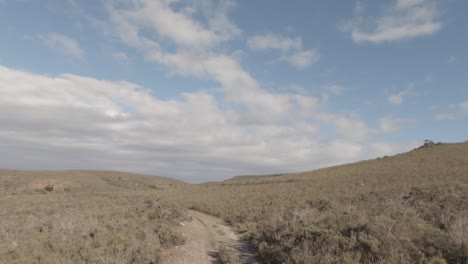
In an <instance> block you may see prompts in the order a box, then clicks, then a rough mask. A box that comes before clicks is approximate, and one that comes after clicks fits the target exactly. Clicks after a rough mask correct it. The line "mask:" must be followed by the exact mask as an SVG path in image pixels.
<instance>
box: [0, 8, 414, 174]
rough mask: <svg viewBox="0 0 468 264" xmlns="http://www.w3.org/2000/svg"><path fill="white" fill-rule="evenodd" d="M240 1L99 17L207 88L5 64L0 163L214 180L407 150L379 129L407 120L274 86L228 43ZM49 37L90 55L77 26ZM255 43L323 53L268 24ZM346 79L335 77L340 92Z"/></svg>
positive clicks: (150, 58)
mask: <svg viewBox="0 0 468 264" xmlns="http://www.w3.org/2000/svg"><path fill="white" fill-rule="evenodd" d="M233 5H234V4H233V2H231V1H220V2H217V1H211V0H202V1H187V2H183V3H182V2H178V1H166V0H152V1H150V0H135V1H131V2H127V1H119V0H111V1H108V2H106V6H105V11H106V14H107V17H106V19H105V20H103V21H98V23H99V25H100V26H101V28H102V29H103V30H104V33H105V34H104V35H105V36H107V37H108V38H110V39H111V41H113V42H118V43H119V44H120V45H123V46H125V48H127V49H131V50H133V51H136V54H140V55H141V56H142V57H143V58H144V60H145V61H146V62H147V63H157V64H160V65H163V66H166V68H167V70H168V71H169V72H171V73H173V74H174V75H175V76H189V77H192V78H198V79H203V80H208V81H210V82H211V83H213V84H212V85H214V86H216V87H215V89H216V94H214V93H211V92H208V91H205V90H200V91H197V92H191V93H182V94H181V95H180V96H179V97H177V99H172V100H161V99H160V98H158V97H157V95H155V94H153V93H152V92H151V91H152V90H151V89H154V90H158V89H164V87H148V88H144V87H141V86H139V85H137V84H134V83H129V82H125V81H108V80H98V79H94V78H88V77H83V76H77V75H72V74H63V75H58V76H46V75H41V74H35V73H30V72H25V71H19V70H15V69H11V68H7V67H1V66H0V89H1V90H2V93H0V120H1V122H2V130H1V131H0V155H2V157H5V158H4V159H3V160H2V163H1V164H0V165H1V166H6V167H12V168H23V169H24V168H26V169H49V168H53V169H70V168H86V169H93V168H94V169H113V170H124V171H132V172H142V173H148V174H159V175H165V176H172V177H177V178H179V179H184V180H188V181H207V180H219V179H222V178H225V177H229V176H233V175H239V174H257V173H279V172H294V171H304V170H310V169H314V168H318V167H322V166H327V165H331V164H338V163H343V162H349V161H354V160H359V159H363V158H368V157H375V156H378V155H384V154H390V153H394V152H396V151H400V150H401V148H400V147H399V146H398V145H389V144H385V143H383V142H377V141H375V140H374V139H375V138H376V136H378V135H381V134H383V133H390V132H394V131H397V130H398V129H399V128H400V126H401V125H402V124H403V123H405V122H406V120H402V119H398V118H393V117H382V118H381V119H380V120H379V122H377V127H371V126H370V125H369V124H368V123H367V122H366V121H365V120H363V119H362V118H361V117H360V116H359V114H357V113H354V112H353V111H347V112H345V113H343V112H338V113H335V112H332V111H329V110H328V98H319V97H315V96H311V95H300V94H293V93H288V92H283V93H279V92H271V91H269V90H268V89H266V88H265V87H263V86H262V85H261V84H260V83H259V82H258V81H257V80H256V78H255V77H254V76H252V75H251V74H250V73H249V72H248V71H247V70H246V69H245V68H244V67H243V65H242V63H241V61H240V60H239V59H238V58H237V56H236V55H235V54H236V52H235V51H232V52H230V51H229V49H228V48H226V46H228V45H223V44H225V43H228V42H229V41H232V40H235V39H237V38H240V36H241V35H242V31H241V30H240V29H239V28H238V27H237V26H236V25H235V24H234V23H233V22H232V21H230V19H229V16H228V13H229V10H230V9H231V8H232V6H233ZM402 8H403V7H402ZM94 22H96V21H94ZM43 41H44V43H46V44H47V45H48V46H50V47H51V48H55V49H58V50H59V51H61V52H63V53H65V54H67V55H68V56H71V57H73V58H76V59H80V58H83V56H84V52H83V51H82V50H81V48H80V46H79V44H78V43H77V42H76V41H74V40H73V39H71V38H69V37H66V36H63V35H60V34H57V33H50V34H48V35H46V36H44V37H43ZM248 45H249V46H250V47H251V48H252V49H253V50H265V49H269V50H277V51H279V52H280V55H279V56H280V60H282V61H286V62H288V63H290V64H292V65H294V66H295V67H297V68H300V69H304V68H306V67H308V66H310V65H311V64H313V63H315V62H317V61H318V60H319V57H320V54H319V53H318V52H317V51H316V50H314V49H304V48H303V44H302V38H301V37H293V38H289V37H285V36H281V35H272V34H270V35H258V36H254V37H252V38H251V39H249V40H248ZM112 55H113V57H114V59H115V60H117V61H118V62H119V63H121V64H124V65H125V64H128V63H131V61H130V58H129V57H128V56H127V54H126V53H123V52H115V53H113V54H112ZM150 88H151V89H150ZM344 90H345V89H344V88H343V87H341V86H338V85H332V86H330V87H328V88H327V92H330V93H332V94H334V95H340V94H341V93H342V92H343V91H344ZM324 131H325V132H324Z"/></svg>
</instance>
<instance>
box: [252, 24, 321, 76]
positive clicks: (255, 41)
mask: <svg viewBox="0 0 468 264" xmlns="http://www.w3.org/2000/svg"><path fill="white" fill-rule="evenodd" d="M247 45H248V46H249V48H251V49H253V50H271V49H273V50H280V51H281V53H282V54H281V57H280V60H281V61H285V62H288V63H289V64H291V65H292V66H294V67H295V68H297V69H300V70H303V69H305V68H307V67H309V66H310V65H312V64H315V63H317V62H318V61H319V60H320V53H319V52H318V51H317V50H316V49H308V50H305V49H304V48H303V47H302V38H300V37H287V36H282V35H278V34H273V33H268V34H260V35H255V36H252V37H250V38H249V39H248V40H247Z"/></svg>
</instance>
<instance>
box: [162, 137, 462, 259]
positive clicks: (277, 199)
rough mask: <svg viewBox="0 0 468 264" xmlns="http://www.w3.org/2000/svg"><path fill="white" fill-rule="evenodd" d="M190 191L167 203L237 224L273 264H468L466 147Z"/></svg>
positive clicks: (439, 146)
mask: <svg viewBox="0 0 468 264" xmlns="http://www.w3.org/2000/svg"><path fill="white" fill-rule="evenodd" d="M188 188H189V190H188V191H186V192H185V193H183V194H182V193H174V192H171V193H169V192H166V193H165V194H164V197H165V199H167V200H172V201H177V202H179V203H180V204H183V205H184V206H186V207H189V208H193V209H196V210H200V211H203V212H206V213H209V214H212V215H216V216H219V217H222V218H224V219H225V220H226V221H228V222H229V223H232V224H233V225H235V226H237V228H238V229H239V230H241V231H243V232H245V235H246V237H248V239H249V240H250V241H252V242H253V243H254V244H255V245H256V247H257V250H258V253H259V255H260V256H261V257H262V259H263V260H264V261H265V262H267V263H444V262H443V261H446V262H447V263H466V261H468V246H467V245H468V209H467V208H468V143H458V144H436V145H431V146H427V147H422V148H419V149H415V150H413V151H410V152H407V153H403V154H399V155H395V156H392V157H384V158H378V159H375V160H368V161H362V162H357V163H353V164H347V165H341V166H335V167H330V168H324V169H320V170H315V171H311V172H303V173H294V174H284V175H270V176H242V177H234V178H232V179H229V180H226V181H224V182H219V183H207V184H201V185H194V186H188ZM186 194H189V195H186ZM437 261H440V262H437Z"/></svg>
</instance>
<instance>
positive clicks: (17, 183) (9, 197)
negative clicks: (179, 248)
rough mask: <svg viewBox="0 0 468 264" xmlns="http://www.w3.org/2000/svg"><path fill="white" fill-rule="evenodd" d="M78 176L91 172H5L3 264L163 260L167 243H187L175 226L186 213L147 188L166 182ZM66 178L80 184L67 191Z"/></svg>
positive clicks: (1, 179) (0, 178)
mask: <svg viewBox="0 0 468 264" xmlns="http://www.w3.org/2000/svg"><path fill="white" fill-rule="evenodd" d="M74 173H75V176H76V174H80V173H81V174H82V175H85V176H84V177H83V178H80V177H73V179H72V180H71V181H70V179H69V176H68V175H67V173H62V175H61V174H60V173H59V172H56V173H54V172H50V173H47V172H40V173H38V174H35V173H34V172H15V173H13V175H12V171H2V173H1V174H0V183H2V184H3V185H0V186H2V187H3V188H2V193H3V194H2V195H0V238H1V239H0V263H5V264H11V263H25V264H26V263H27V264H32V263H145V264H149V263H153V264H156V263H159V261H160V258H161V248H164V247H172V246H175V245H179V244H182V243H183V242H184V241H183V238H182V236H181V235H180V234H177V233H175V232H174V231H173V228H174V227H175V226H176V225H177V224H178V223H179V222H180V221H182V220H183V219H184V218H185V213H184V211H182V210H178V209H176V208H175V207H174V206H172V205H170V204H167V203H165V202H162V201H158V199H157V198H156V197H155V195H154V192H151V191H145V190H147V189H152V188H148V187H147V185H148V184H149V183H152V184H153V183H154V181H157V180H164V179H156V178H150V177H147V178H144V177H142V178H138V177H136V176H135V178H137V179H136V180H135V182H133V183H129V181H125V180H122V179H123V178H122V177H124V175H125V174H121V173H115V174H114V173H110V172H108V173H103V172H96V173H95V175H94V178H93V176H92V174H93V173H92V172H74ZM102 177H105V179H107V180H102ZM119 177H120V179H119ZM125 177H128V178H131V177H132V175H125ZM114 178H115V181H116V183H115V184H110V183H113V182H112V180H113V179H114ZM143 179H144V180H143ZM145 180H146V181H148V182H145ZM122 181H123V183H121V182H122ZM64 182H66V183H68V182H73V185H74V186H75V187H76V188H69V189H65V188H61V187H62V186H64V184H63V183H64ZM169 183H172V181H170V182H169ZM169 183H168V184H169ZM106 184H107V186H106ZM49 185H52V186H54V188H51V189H48V190H45V189H46V188H47V186H49ZM57 185H58V186H59V187H57ZM116 185H117V186H119V187H118V188H115V187H116ZM122 186H123V187H122ZM68 187H70V186H68ZM162 188H163V187H160V188H158V189H162Z"/></svg>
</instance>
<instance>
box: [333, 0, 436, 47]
mask: <svg viewBox="0 0 468 264" xmlns="http://www.w3.org/2000/svg"><path fill="white" fill-rule="evenodd" d="M364 11H365V10H364V6H363V5H362V4H360V3H359V4H358V5H357V6H356V11H355V16H354V18H353V19H352V20H351V21H348V22H347V23H345V24H344V25H342V29H343V30H344V31H347V32H350V33H351V37H352V39H353V41H354V42H356V43H374V44H379V43H384V42H392V41H399V40H404V39H411V38H415V37H419V36H426V35H432V34H434V33H435V32H437V31H439V30H440V29H441V28H442V26H443V24H442V22H441V21H440V18H441V13H440V11H439V9H438V6H437V3H436V1H434V0H396V2H395V3H394V4H393V5H392V6H390V7H388V8H386V9H385V11H384V13H383V14H382V15H381V16H379V17H367V16H365V14H364Z"/></svg>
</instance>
